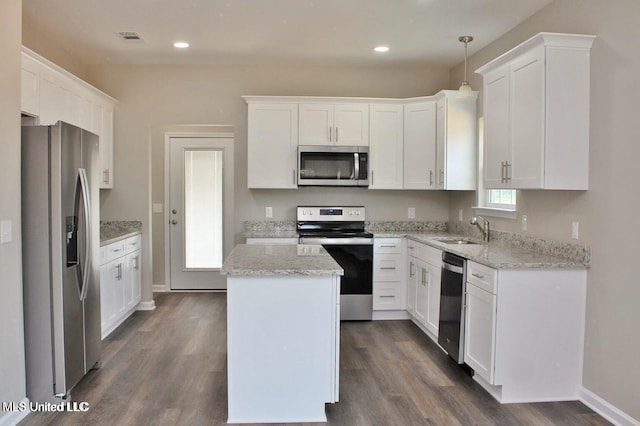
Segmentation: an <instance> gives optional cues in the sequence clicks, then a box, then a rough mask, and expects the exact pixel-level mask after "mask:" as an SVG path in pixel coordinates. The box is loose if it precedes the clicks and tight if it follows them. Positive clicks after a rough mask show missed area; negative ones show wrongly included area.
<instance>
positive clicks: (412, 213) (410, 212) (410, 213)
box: [407, 207, 416, 219]
mask: <svg viewBox="0 0 640 426" xmlns="http://www.w3.org/2000/svg"><path fill="white" fill-rule="evenodd" d="M407 217H408V218H409V219H415V218H416V208H415V207H409V209H408V210H407Z"/></svg>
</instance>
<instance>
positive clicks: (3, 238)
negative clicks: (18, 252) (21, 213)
mask: <svg viewBox="0 0 640 426" xmlns="http://www.w3.org/2000/svg"><path fill="white" fill-rule="evenodd" d="M11 241H13V223H12V222H11V221H10V220H2V221H0V244H7V243H10V242H11Z"/></svg>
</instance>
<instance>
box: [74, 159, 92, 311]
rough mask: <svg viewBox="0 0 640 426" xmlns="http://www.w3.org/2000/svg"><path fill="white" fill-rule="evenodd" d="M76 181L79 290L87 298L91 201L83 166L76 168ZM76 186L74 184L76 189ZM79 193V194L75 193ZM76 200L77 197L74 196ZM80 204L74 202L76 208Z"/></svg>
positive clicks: (89, 266) (89, 267) (83, 297)
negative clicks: (80, 232)
mask: <svg viewBox="0 0 640 426" xmlns="http://www.w3.org/2000/svg"><path fill="white" fill-rule="evenodd" d="M78 182H79V183H80V185H79V187H80V191H81V193H82V194H81V196H82V201H83V210H84V239H85V241H84V265H82V269H81V270H80V271H81V272H80V273H81V276H80V278H81V280H82V287H81V291H80V300H85V299H86V298H87V291H89V275H90V269H91V204H90V203H91V201H90V199H89V180H88V179H87V171H86V170H85V169H84V168H82V167H81V168H79V169H78ZM77 189H78V186H76V190H77ZM77 195H79V194H77ZM77 195H76V196H77ZM76 200H77V198H76ZM79 207H80V206H79V205H78V204H77V203H76V209H78V208H79ZM76 212H77V210H76Z"/></svg>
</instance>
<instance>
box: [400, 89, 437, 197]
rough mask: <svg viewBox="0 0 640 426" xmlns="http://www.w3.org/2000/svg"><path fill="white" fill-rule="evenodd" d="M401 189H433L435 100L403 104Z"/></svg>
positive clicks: (434, 177) (434, 170)
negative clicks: (402, 184)
mask: <svg viewBox="0 0 640 426" xmlns="http://www.w3.org/2000/svg"><path fill="white" fill-rule="evenodd" d="M403 157H404V170H403V174H404V189H436V173H437V172H436V101H435V100H432V101H417V102H416V101H409V102H408V103H406V104H405V105H404V153H403Z"/></svg>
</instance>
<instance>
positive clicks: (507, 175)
mask: <svg viewBox="0 0 640 426" xmlns="http://www.w3.org/2000/svg"><path fill="white" fill-rule="evenodd" d="M504 164H505V168H504V179H505V181H506V182H509V181H510V180H511V163H509V162H508V161H505V162H504Z"/></svg>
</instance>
